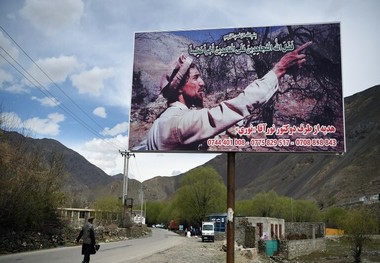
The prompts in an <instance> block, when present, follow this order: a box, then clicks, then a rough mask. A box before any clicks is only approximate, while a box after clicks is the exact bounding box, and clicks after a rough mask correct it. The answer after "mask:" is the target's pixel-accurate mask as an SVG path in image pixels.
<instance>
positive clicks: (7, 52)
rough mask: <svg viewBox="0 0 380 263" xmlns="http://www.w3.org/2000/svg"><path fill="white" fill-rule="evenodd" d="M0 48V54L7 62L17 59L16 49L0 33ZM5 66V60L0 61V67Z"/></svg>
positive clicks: (0, 32)
mask: <svg viewBox="0 0 380 263" xmlns="http://www.w3.org/2000/svg"><path fill="white" fill-rule="evenodd" d="M0 47H1V49H0V54H1V55H2V56H4V57H5V58H6V59H7V60H9V61H12V60H13V59H14V60H17V59H18V57H19V51H18V49H17V48H15V47H14V46H13V45H12V43H11V41H9V39H8V38H7V37H5V36H4V34H3V32H2V31H0ZM5 64H8V62H7V61H6V60H5V59H0V66H3V65H5Z"/></svg>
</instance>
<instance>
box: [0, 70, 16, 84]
mask: <svg viewBox="0 0 380 263" xmlns="http://www.w3.org/2000/svg"><path fill="white" fill-rule="evenodd" d="M12 81H13V76H12V75H11V74H9V73H7V72H5V71H4V70H2V69H0V88H1V87H3V84H4V83H5V82H12Z"/></svg>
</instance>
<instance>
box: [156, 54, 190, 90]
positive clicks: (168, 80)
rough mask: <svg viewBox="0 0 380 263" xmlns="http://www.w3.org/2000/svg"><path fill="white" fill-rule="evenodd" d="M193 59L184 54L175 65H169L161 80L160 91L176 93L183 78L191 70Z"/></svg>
mask: <svg viewBox="0 0 380 263" xmlns="http://www.w3.org/2000/svg"><path fill="white" fill-rule="evenodd" d="M192 62H193V59H192V58H190V57H187V56H186V55H184V54H182V55H181V56H180V57H179V58H178V59H177V60H176V61H174V63H172V64H171V65H169V67H168V69H167V71H166V72H165V73H164V75H163V76H162V78H161V83H160V91H161V92H163V90H164V89H165V91H166V90H167V89H168V91H176V90H177V88H178V85H179V84H180V83H181V81H182V78H183V76H184V75H185V74H186V72H187V71H188V70H189V68H190V65H191V63H192Z"/></svg>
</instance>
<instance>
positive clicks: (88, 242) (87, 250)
mask: <svg viewBox="0 0 380 263" xmlns="http://www.w3.org/2000/svg"><path fill="white" fill-rule="evenodd" d="M94 219H95V218H94V217H89V218H88V219H87V222H86V223H85V224H84V226H83V227H82V230H81V231H80V233H79V235H78V237H77V238H76V242H77V243H78V242H79V240H80V239H81V238H82V240H83V243H82V255H84V257H83V261H82V263H90V255H91V254H95V253H96V250H95V232H94V226H93V222H94Z"/></svg>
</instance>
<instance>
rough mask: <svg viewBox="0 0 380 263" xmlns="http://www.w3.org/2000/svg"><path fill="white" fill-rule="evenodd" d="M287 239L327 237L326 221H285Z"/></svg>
mask: <svg viewBox="0 0 380 263" xmlns="http://www.w3.org/2000/svg"><path fill="white" fill-rule="evenodd" d="M285 228H286V239H288V240H295V239H297V240H298V239H313V238H322V237H325V231H326V230H325V223H320V222H317V223H309V222H285Z"/></svg>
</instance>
